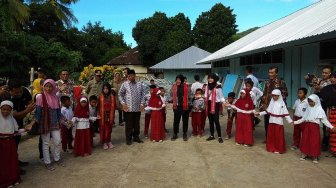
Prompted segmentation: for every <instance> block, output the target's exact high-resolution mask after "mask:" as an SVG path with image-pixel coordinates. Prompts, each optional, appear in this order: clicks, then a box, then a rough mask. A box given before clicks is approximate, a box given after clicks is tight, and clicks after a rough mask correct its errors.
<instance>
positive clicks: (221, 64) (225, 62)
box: [213, 59, 230, 68]
mask: <svg viewBox="0 0 336 188" xmlns="http://www.w3.org/2000/svg"><path fill="white" fill-rule="evenodd" d="M213 66H214V68H219V67H230V60H228V59H226V60H223V61H216V62H214V63H213Z"/></svg>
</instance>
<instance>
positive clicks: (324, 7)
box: [197, 0, 336, 64]
mask: <svg viewBox="0 0 336 188" xmlns="http://www.w3.org/2000/svg"><path fill="white" fill-rule="evenodd" d="M330 38H336V0H321V1H318V2H316V3H314V4H312V5H310V6H307V7H305V8H303V9H300V10H298V11H296V12H294V13H292V14H290V15H288V16H286V17H284V18H281V19H279V20H277V21H274V22H272V23H270V24H268V25H265V26H263V27H261V28H259V29H257V30H256V31H254V32H252V33H250V34H248V35H246V36H245V37H243V38H241V39H239V40H237V41H236V42H233V43H232V44H230V45H228V46H226V47H224V48H222V49H220V50H218V51H216V52H214V53H213V54H212V55H210V56H208V57H206V58H204V59H202V60H200V61H199V62H197V64H207V63H211V62H214V61H219V60H223V59H228V58H233V57H237V56H242V55H247V54H251V53H257V52H263V51H267V50H273V49H277V48H283V47H286V46H293V45H302V44H307V43H312V42H316V41H321V40H326V39H330Z"/></svg>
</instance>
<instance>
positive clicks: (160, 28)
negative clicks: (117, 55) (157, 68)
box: [132, 12, 193, 66]
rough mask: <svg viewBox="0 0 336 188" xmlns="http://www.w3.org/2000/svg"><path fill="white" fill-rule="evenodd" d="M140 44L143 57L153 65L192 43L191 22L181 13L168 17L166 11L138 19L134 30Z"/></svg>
mask: <svg viewBox="0 0 336 188" xmlns="http://www.w3.org/2000/svg"><path fill="white" fill-rule="evenodd" d="M132 35H133V38H134V40H135V41H136V42H137V44H138V48H139V52H140V55H141V59H142V61H143V62H144V64H145V65H146V66H152V65H154V64H156V63H158V62H160V61H162V60H164V59H166V58H168V57H170V56H172V55H174V54H175V53H177V52H179V51H181V50H184V49H186V48H188V47H189V46H190V45H192V43H193V40H192V35H191V23H190V20H189V18H187V17H185V15H184V14H182V13H180V14H178V15H176V16H175V17H171V18H168V17H167V16H166V14H165V13H162V12H155V13H154V14H153V16H151V17H149V18H145V19H142V20H139V21H137V23H136V25H135V27H134V28H133V32H132Z"/></svg>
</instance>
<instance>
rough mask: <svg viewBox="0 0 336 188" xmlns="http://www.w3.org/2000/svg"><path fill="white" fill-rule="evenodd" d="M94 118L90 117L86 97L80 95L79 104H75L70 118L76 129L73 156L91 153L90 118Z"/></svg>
mask: <svg viewBox="0 0 336 188" xmlns="http://www.w3.org/2000/svg"><path fill="white" fill-rule="evenodd" d="M95 119H96V118H95V117H91V118H90V110H89V104H88V99H87V98H86V97H81V98H80V100H79V104H78V105H77V106H76V110H75V114H74V117H73V118H72V121H73V124H74V128H75V129H76V136H75V144H74V150H73V155H74V156H75V157H77V156H82V157H84V156H85V155H91V151H92V144H91V132H90V120H91V121H94V120H95Z"/></svg>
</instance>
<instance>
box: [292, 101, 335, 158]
mask: <svg viewBox="0 0 336 188" xmlns="http://www.w3.org/2000/svg"><path fill="white" fill-rule="evenodd" d="M308 104H309V105H308V108H307V110H306V111H305V112H304V114H303V117H302V118H301V119H299V120H297V121H294V124H295V125H294V126H297V125H301V126H303V127H304V128H303V132H302V139H301V144H300V151H301V153H302V156H301V158H300V160H302V161H304V160H306V158H307V157H311V158H312V159H313V163H315V164H316V163H318V157H319V156H320V155H321V134H320V124H321V123H323V124H324V125H325V126H327V127H328V128H330V130H331V131H335V129H336V128H335V127H333V126H332V125H331V123H330V122H329V121H328V119H327V116H326V114H325V112H324V110H323V108H322V106H321V102H320V99H319V97H318V96H317V95H315V94H312V95H310V96H309V97H308Z"/></svg>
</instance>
